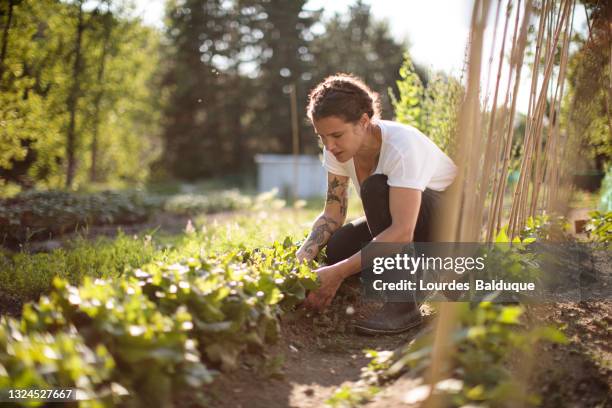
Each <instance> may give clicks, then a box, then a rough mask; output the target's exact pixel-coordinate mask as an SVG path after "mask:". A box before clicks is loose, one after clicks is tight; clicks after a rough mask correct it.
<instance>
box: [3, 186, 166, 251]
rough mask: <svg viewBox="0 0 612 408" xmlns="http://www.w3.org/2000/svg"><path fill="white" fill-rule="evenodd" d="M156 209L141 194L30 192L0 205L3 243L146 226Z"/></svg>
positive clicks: (152, 202) (150, 200)
mask: <svg viewBox="0 0 612 408" xmlns="http://www.w3.org/2000/svg"><path fill="white" fill-rule="evenodd" d="M156 205H157V202H156V201H155V200H152V199H150V198H148V197H146V196H145V195H143V194H141V193H138V192H113V191H104V192H101V193H96V194H75V193H69V192H65V191H29V192H25V193H22V194H19V195H17V196H15V197H13V198H9V199H7V200H2V201H0V240H2V241H9V242H12V241H17V242H24V241H29V240H35V239H43V238H48V237H50V236H55V235H58V234H63V233H66V232H70V231H73V230H75V229H77V228H78V227H84V226H86V225H101V224H130V223H135V222H142V221H144V220H146V219H147V218H148V217H149V215H150V213H151V211H152V210H153V209H154V208H155V207H156Z"/></svg>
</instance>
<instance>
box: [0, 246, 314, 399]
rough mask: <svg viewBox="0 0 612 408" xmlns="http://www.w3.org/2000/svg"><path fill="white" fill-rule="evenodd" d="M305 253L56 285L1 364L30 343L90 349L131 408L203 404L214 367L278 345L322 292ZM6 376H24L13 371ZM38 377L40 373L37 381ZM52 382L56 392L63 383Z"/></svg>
mask: <svg viewBox="0 0 612 408" xmlns="http://www.w3.org/2000/svg"><path fill="white" fill-rule="evenodd" d="M296 250H297V246H296V245H295V244H294V243H293V242H292V241H291V239H289V238H286V239H285V240H284V241H283V242H282V243H281V242H275V243H274V244H273V245H272V246H271V247H268V248H261V249H254V250H246V249H240V250H237V251H233V252H230V253H225V254H210V255H204V254H200V256H198V257H197V258H187V259H183V260H181V261H178V262H174V261H171V260H169V259H166V260H157V261H155V262H151V263H148V264H146V265H143V266H142V267H141V268H136V269H130V270H128V271H127V272H126V273H124V274H123V275H121V276H116V277H114V278H112V279H93V278H90V277H86V278H85V279H84V280H83V282H82V284H81V285H80V286H73V285H70V284H69V283H68V282H67V281H66V280H64V279H61V278H58V277H56V278H55V279H54V282H53V286H54V289H53V290H52V292H51V293H50V295H49V296H43V297H42V298H41V299H40V300H39V301H38V302H37V303H36V304H27V305H26V306H25V307H24V310H23V315H22V318H21V322H20V326H19V330H18V332H15V333H18V334H17V335H13V336H12V337H11V338H8V339H7V340H6V341H5V342H4V343H2V342H0V346H1V347H0V356H1V355H3V353H8V352H10V351H11V350H13V349H14V348H15V344H16V343H18V342H19V341H21V340H20V339H23V338H38V337H37V336H39V337H40V336H43V337H44V338H45V339H49V341H52V340H53V339H55V338H57V339H63V338H70V339H82V342H83V343H84V344H85V345H86V346H87V347H88V348H90V349H92V350H107V351H108V354H109V355H110V356H112V360H113V361H114V365H113V366H112V367H109V372H108V375H105V377H104V379H101V380H100V381H102V382H104V384H108V383H109V382H111V383H115V384H118V385H117V386H116V388H117V387H121V388H122V389H125V390H126V392H127V394H128V396H126V398H127V399H129V401H128V402H127V403H128V405H131V406H150V405H152V404H153V405H155V406H172V405H176V404H177V401H183V399H185V398H188V399H195V400H196V401H199V402H203V401H204V398H205V393H204V391H205V389H204V388H203V385H204V384H206V383H209V382H210V381H212V378H213V375H214V374H215V370H213V369H211V368H209V367H220V368H221V369H224V370H227V369H232V368H234V367H235V366H236V364H237V361H238V358H239V356H240V354H241V353H242V352H243V351H245V350H247V349H253V350H261V349H263V348H264V347H265V345H266V344H269V343H271V342H274V341H276V339H277V337H278V334H279V327H278V316H279V315H280V314H282V313H283V312H284V311H286V310H289V309H292V308H293V306H295V305H296V304H297V303H300V302H302V301H303V299H304V297H305V296H306V291H307V290H312V289H315V288H316V280H315V274H314V273H313V272H312V271H311V269H310V266H309V265H306V264H305V263H298V262H297V261H296V257H295V252H296ZM174 256H177V254H175V255H174ZM169 258H172V257H169ZM312 266H316V265H315V264H312ZM9 324H10V325H11V327H13V328H15V330H17V329H16V328H17V327H18V326H17V323H16V322H14V321H12V320H11V322H10V323H9ZM75 341H76V340H75ZM78 341H81V340H78ZM0 361H1V360H0ZM0 367H4V368H5V371H6V372H7V374H8V376H10V377H12V376H14V375H15V373H14V370H16V368H15V367H14V366H12V365H11V366H8V367H7V366H6V365H4V364H2V366H0ZM39 370H44V368H41V367H38V366H34V367H32V371H33V375H34V374H36V373H39ZM39 374H40V373H39ZM50 375H51V377H50V378H49V380H48V381H50V383H56V382H58V381H59V380H58V378H56V377H55V374H53V373H52V374H50ZM57 375H60V374H59V372H58V374H57ZM82 375H84V376H88V375H89V374H88V372H84V373H82ZM0 378H1V377H0ZM91 381H94V379H91ZM94 388H95V387H94Z"/></svg>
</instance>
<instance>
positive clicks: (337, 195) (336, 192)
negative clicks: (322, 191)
mask: <svg viewBox="0 0 612 408" xmlns="http://www.w3.org/2000/svg"><path fill="white" fill-rule="evenodd" d="M348 183H349V178H348V177H345V176H338V175H335V174H332V173H328V174H327V198H326V200H325V209H324V210H323V213H322V214H321V215H319V217H318V218H317V219H316V221H315V222H314V224H313V226H312V231H311V233H310V235H309V236H308V238H307V239H306V241H305V242H304V244H303V245H302V247H301V248H300V249H299V250H298V252H297V257H298V259H299V260H304V259H305V260H308V261H310V260H312V259H314V258H315V257H316V256H317V254H318V253H319V251H320V250H321V248H323V247H324V246H325V244H327V241H328V240H329V237H331V236H332V234H333V233H334V232H335V231H336V230H337V229H338V228H340V227H341V226H342V224H344V220H345V219H346V212H347V208H348Z"/></svg>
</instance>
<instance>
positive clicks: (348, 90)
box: [306, 73, 380, 123]
mask: <svg viewBox="0 0 612 408" xmlns="http://www.w3.org/2000/svg"><path fill="white" fill-rule="evenodd" d="M364 113H367V114H368V116H369V117H370V119H372V118H374V117H377V118H378V117H380V97H379V95H378V93H376V92H374V91H372V90H371V89H370V87H368V86H367V85H366V84H365V83H364V82H363V81H362V80H361V79H359V78H357V77H356V76H354V75H350V74H342V73H338V74H336V75H332V76H329V77H327V78H325V80H324V81H323V82H321V83H319V84H318V85H317V86H316V87H315V88H314V89H313V90H312V91H310V95H308V108H307V109H306V114H307V115H308V118H309V119H310V121H311V122H312V121H313V120H315V119H321V118H325V117H328V116H338V117H340V118H342V119H343V120H345V121H347V122H353V123H354V122H357V121H358V120H359V119H360V118H361V116H362V115H363V114H364Z"/></svg>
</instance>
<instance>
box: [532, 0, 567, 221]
mask: <svg viewBox="0 0 612 408" xmlns="http://www.w3.org/2000/svg"><path fill="white" fill-rule="evenodd" d="M571 10H572V11H571V18H570V19H569V20H568V24H567V25H566V26H565V32H564V33H563V42H562V48H561V63H560V65H559V75H558V77H557V86H556V87H555V96H554V98H553V102H552V103H551V112H552V114H550V115H549V117H550V118H551V121H552V123H551V124H550V126H549V132H548V139H547V143H546V150H545V151H544V155H543V156H542V160H541V162H537V163H538V172H537V174H538V175H539V176H540V177H538V178H537V179H536V181H537V184H536V186H535V192H534V199H533V200H532V203H531V211H530V215H531V216H532V217H534V216H535V215H536V210H537V208H536V207H537V199H538V194H539V191H540V189H541V188H542V189H543V190H544V191H543V194H542V204H541V205H542V208H547V207H548V203H547V200H548V196H547V192H548V188H547V186H548V184H549V183H550V174H551V173H552V171H553V168H555V167H556V166H558V165H559V162H557V161H554V160H551V157H550V155H551V151H552V147H553V146H554V145H556V140H557V137H558V136H557V135H558V132H559V119H560V118H559V116H560V111H561V103H562V101H563V90H564V86H565V74H566V68H567V59H568V55H569V41H570V38H571V33H572V29H573V26H574V14H575V11H576V2H575V0H573V1H572V6H571ZM540 169H543V170H541V174H540Z"/></svg>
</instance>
